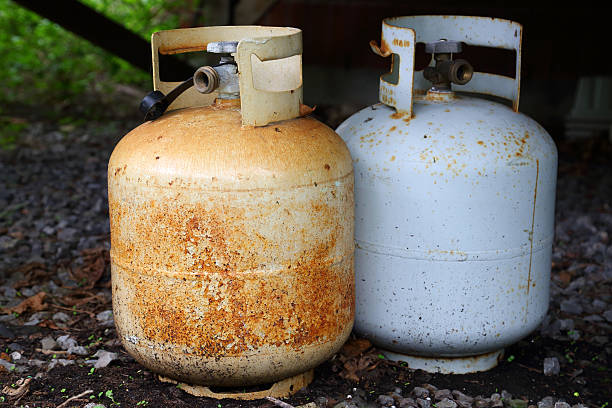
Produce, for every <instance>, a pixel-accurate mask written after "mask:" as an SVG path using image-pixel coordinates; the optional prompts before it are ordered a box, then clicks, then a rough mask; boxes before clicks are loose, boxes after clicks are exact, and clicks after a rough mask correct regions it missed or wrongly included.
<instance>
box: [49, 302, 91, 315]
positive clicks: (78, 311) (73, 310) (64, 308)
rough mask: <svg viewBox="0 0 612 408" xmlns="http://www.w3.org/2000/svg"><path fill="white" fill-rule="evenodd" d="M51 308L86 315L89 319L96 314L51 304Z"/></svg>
mask: <svg viewBox="0 0 612 408" xmlns="http://www.w3.org/2000/svg"><path fill="white" fill-rule="evenodd" d="M51 306H53V307H56V308H58V309H63V310H70V311H71V312H77V313H87V314H88V315H89V317H96V314H95V313H91V312H88V311H87V310H79V309H73V308H71V307H64V306H60V305H54V304H51Z"/></svg>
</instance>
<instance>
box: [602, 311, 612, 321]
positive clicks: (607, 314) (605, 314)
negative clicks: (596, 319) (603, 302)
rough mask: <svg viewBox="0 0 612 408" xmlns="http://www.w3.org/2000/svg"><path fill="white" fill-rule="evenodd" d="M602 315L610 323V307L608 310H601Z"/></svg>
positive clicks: (611, 314) (611, 319) (611, 318)
mask: <svg viewBox="0 0 612 408" xmlns="http://www.w3.org/2000/svg"><path fill="white" fill-rule="evenodd" d="M603 317H604V318H605V319H606V320H607V321H609V322H610V323H612V309H610V310H606V311H605V312H603Z"/></svg>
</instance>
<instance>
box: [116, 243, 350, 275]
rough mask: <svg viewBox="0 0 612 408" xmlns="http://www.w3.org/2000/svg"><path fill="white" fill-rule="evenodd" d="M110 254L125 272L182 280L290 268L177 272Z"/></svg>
mask: <svg viewBox="0 0 612 408" xmlns="http://www.w3.org/2000/svg"><path fill="white" fill-rule="evenodd" d="M110 255H111V264H112V265H116V266H118V267H119V268H121V269H123V270H124V271H125V272H128V273H129V272H132V271H135V272H136V273H138V274H140V275H145V276H153V277H160V276H163V277H166V278H174V279H177V280H182V279H183V278H185V279H190V280H202V278H204V277H206V276H210V275H213V274H216V275H219V276H222V277H223V278H224V279H227V278H228V277H232V276H236V277H238V276H247V277H250V276H253V275H256V274H258V275H262V274H278V273H279V272H283V271H289V270H290V269H288V268H286V267H284V266H277V267H275V268H269V269H261V268H260V269H245V270H242V271H229V272H210V271H206V270H205V269H201V270H199V271H198V272H176V271H170V270H167V269H162V268H147V267H144V266H138V265H136V262H134V264H132V265H125V264H122V263H120V262H118V260H117V258H119V257H117V256H115V255H114V254H113V250H112V248H111V252H110ZM352 259H353V255H352V254H351V255H350V256H345V257H342V258H341V259H340V260H338V261H333V262H330V263H329V264H327V265H325V267H327V268H334V267H337V266H339V265H342V264H343V263H346V261H347V260H349V261H352Z"/></svg>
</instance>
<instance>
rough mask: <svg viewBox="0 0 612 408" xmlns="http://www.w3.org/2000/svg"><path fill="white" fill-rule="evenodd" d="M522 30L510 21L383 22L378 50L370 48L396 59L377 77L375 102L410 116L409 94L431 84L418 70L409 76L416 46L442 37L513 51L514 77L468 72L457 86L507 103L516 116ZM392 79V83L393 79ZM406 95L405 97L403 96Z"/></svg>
mask: <svg viewBox="0 0 612 408" xmlns="http://www.w3.org/2000/svg"><path fill="white" fill-rule="evenodd" d="M522 32H523V28H522V26H521V25H520V24H519V23H516V22H514V21H510V20H504V19H499V18H488V17H468V16H406V17H392V18H387V19H385V20H383V23H382V40H381V46H380V47H377V46H376V44H373V43H370V44H371V45H372V48H373V50H374V52H376V53H378V54H379V55H382V56H388V55H391V54H397V55H398V56H399V62H396V61H394V63H393V68H392V71H391V73H390V74H385V75H383V76H381V78H380V101H381V102H383V103H385V104H387V105H390V106H393V107H395V108H396V109H398V110H399V111H406V112H409V113H412V95H413V93H414V92H425V91H427V89H429V88H430V86H431V84H430V83H429V82H428V81H427V80H426V79H425V78H424V77H423V75H422V74H421V72H422V71H418V72H415V71H414V51H415V45H416V43H432V42H436V41H438V40H440V39H442V38H445V39H449V40H455V41H461V42H465V43H466V44H469V45H479V46H484V47H494V48H504V49H510V50H514V51H515V52H516V69H515V73H516V74H515V77H514V78H511V77H507V76H503V75H496V74H489V73H484V72H474V73H473V77H472V79H471V81H470V82H469V83H467V84H465V85H462V87H461V90H462V91H467V92H474V93H481V94H487V95H494V96H498V97H501V98H504V99H508V100H510V101H511V102H512V107H513V109H514V110H515V111H518V104H519V94H520V78H521V39H522ZM394 79H397V83H395V84H394V83H393V80H394ZM404 94H408V95H404Z"/></svg>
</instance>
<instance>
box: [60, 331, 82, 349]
mask: <svg viewBox="0 0 612 408" xmlns="http://www.w3.org/2000/svg"><path fill="white" fill-rule="evenodd" d="M57 344H58V345H59V346H60V347H61V348H62V350H68V349H69V348H70V347H76V346H78V343H77V341H76V340H75V339H73V338H72V337H70V336H69V335H68V334H66V335H65V336H60V337H58V338H57Z"/></svg>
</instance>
